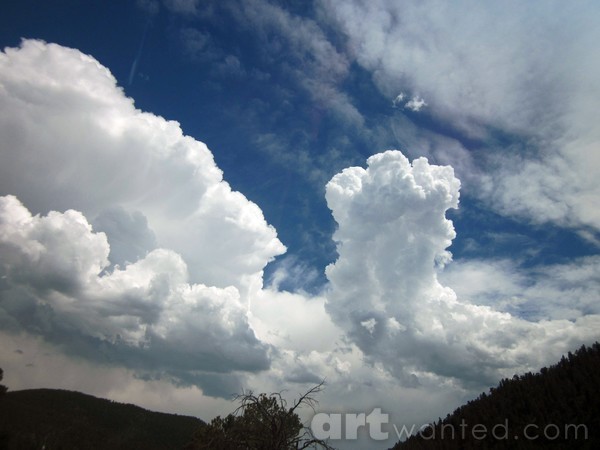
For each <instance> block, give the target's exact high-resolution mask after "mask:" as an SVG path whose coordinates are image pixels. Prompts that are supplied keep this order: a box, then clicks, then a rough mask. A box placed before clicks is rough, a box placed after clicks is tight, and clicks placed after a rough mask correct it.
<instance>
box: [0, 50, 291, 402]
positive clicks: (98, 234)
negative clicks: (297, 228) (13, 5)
mask: <svg viewBox="0 0 600 450" xmlns="http://www.w3.org/2000/svg"><path fill="white" fill-rule="evenodd" d="M0 135H2V136H3V139H2V140H1V142H0V195H4V197H1V198H0V209H1V211H0V240H1V242H0V245H2V272H3V273H2V288H3V292H2V303H1V305H0V306H1V311H2V313H1V315H0V317H1V320H2V322H3V324H4V325H5V326H6V327H9V328H12V329H19V328H20V327H21V328H25V329H26V330H28V331H30V332H32V333H35V334H41V335H43V336H45V337H46V338H47V339H50V341H52V342H55V343H59V344H61V345H64V347H65V348H66V349H67V350H68V351H69V352H75V353H79V354H85V355H86V357H88V358H92V359H100V360H108V361H112V362H120V363H122V364H124V365H126V366H129V367H132V368H135V369H136V370H140V371H142V372H143V371H148V372H149V373H150V374H153V375H152V376H157V374H160V373H165V374H167V375H168V376H170V377H173V379H175V380H178V381H179V382H189V383H194V384H198V385H202V386H204V387H206V388H207V389H212V390H213V391H214V392H216V393H219V387H218V385H219V384H220V385H221V386H223V384H226V385H227V386H229V387H228V390H227V392H226V394H227V395H228V394H230V393H231V392H233V391H235V389H237V388H236V387H232V386H233V385H236V383H237V381H236V380H237V378H236V377H237V375H235V374H234V375H231V376H229V378H228V376H218V377H217V378H215V373H230V372H232V371H236V370H241V371H255V370H261V369H264V368H266V367H268V365H269V358H268V355H267V350H268V346H266V345H265V344H263V343H262V342H260V341H259V340H258V339H257V338H256V337H255V335H254V332H253V331H252V329H251V328H250V326H249V324H248V320H247V309H248V300H249V297H250V295H251V294H252V293H256V292H257V291H258V290H260V289H261V288H262V270H263V268H264V267H265V265H266V264H267V263H268V262H269V261H270V260H271V259H272V258H274V257H275V256H276V255H279V254H281V253H283V252H284V251H285V247H284V246H283V245H282V244H281V242H280V241H279V240H278V239H277V234H276V232H275V230H274V228H273V227H271V226H270V225H268V224H267V223H266V221H265V219H264V217H263V214H262V211H261V210H260V208H258V206H257V205H255V204H254V203H252V202H250V201H249V200H248V199H247V198H246V197H244V196H243V195H242V194H240V193H239V192H235V191H232V190H231V188H230V186H229V184H227V183H226V182H225V181H223V177H222V172H221V170H220V169H219V168H218V167H217V166H216V165H215V162H214V160H213V156H212V154H211V152H210V151H209V150H208V148H207V147H206V146H205V145H204V144H203V143H201V142H199V141H196V140H195V139H193V138H191V137H188V136H184V135H183V133H182V131H181V129H180V127H179V124H178V123H176V122H173V121H167V120H165V119H163V118H161V117H158V116H155V115H153V114H150V113H144V112H142V111H139V110H137V109H136V108H135V107H134V104H133V101H132V100H131V99H129V98H127V97H126V96H125V95H124V93H123V91H122V90H121V89H120V88H119V87H117V85H116V81H115V79H114V77H113V76H112V75H111V73H110V72H109V71H108V70H107V69H106V68H105V67H103V66H102V65H101V64H100V63H98V61H96V60H95V59H94V58H92V57H90V56H87V55H84V54H82V53H81V52H79V51H77V50H73V49H68V48H65V47H61V46H59V45H55V44H46V43H44V42H41V41H32V40H26V41H23V43H22V45H21V46H20V47H19V48H15V49H13V48H8V49H6V50H5V51H4V52H2V53H0ZM92 224H94V228H93V227H92ZM99 348H101V349H103V350H102V351H98V349H99ZM219 378H220V379H221V381H222V382H219V381H218V379H219Z"/></svg>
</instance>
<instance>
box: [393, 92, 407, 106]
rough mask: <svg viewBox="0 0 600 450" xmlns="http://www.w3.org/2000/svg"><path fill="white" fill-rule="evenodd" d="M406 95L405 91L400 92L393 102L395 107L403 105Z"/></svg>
mask: <svg viewBox="0 0 600 450" xmlns="http://www.w3.org/2000/svg"><path fill="white" fill-rule="evenodd" d="M405 97H406V95H405V94H404V92H400V93H399V94H398V95H397V96H396V98H395V99H394V101H393V102H392V106H393V107H394V108H398V107H399V106H401V105H402V102H403V101H404V98H405Z"/></svg>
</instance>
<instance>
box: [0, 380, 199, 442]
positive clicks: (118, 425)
mask: <svg viewBox="0 0 600 450" xmlns="http://www.w3.org/2000/svg"><path fill="white" fill-rule="evenodd" d="M201 423H202V421H200V420H199V419H197V418H195V417H187V416H179V415H175V414H164V413H158V412H152V411H147V410H145V409H143V408H140V407H139V406H135V405H129V404H122V403H116V402H113V401H110V400H104V399H100V398H96V397H93V396H91V395H86V394H82V393H79V392H72V391H63V390H55V389H31V390H24V391H14V392H10V391H9V392H8V393H6V394H5V395H3V396H1V397H0V449H11V450H12V449H22V450H26V449H42V448H43V449H45V450H55V449H78V450H87V449H90V450H92V449H93V450H102V449H106V450H109V449H110V450H115V449H123V450H125V449H127V450H130V449H150V450H163V449H165V450H166V449H180V448H182V447H183V446H184V445H185V444H186V443H187V442H188V441H189V439H190V437H191V435H192V434H193V432H194V430H196V429H197V428H198V426H199V425H200V424H201Z"/></svg>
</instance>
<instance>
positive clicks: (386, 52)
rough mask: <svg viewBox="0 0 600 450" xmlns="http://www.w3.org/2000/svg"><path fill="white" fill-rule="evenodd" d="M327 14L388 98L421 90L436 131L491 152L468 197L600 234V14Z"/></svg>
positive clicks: (436, 6) (363, 4) (450, 8)
mask: <svg viewBox="0 0 600 450" xmlns="http://www.w3.org/2000/svg"><path fill="white" fill-rule="evenodd" d="M319 5H320V8H321V11H322V17H324V18H326V20H327V22H328V23H329V24H331V25H333V26H334V27H335V29H337V30H340V31H341V32H342V33H344V35H345V36H346V38H347V42H346V47H347V49H348V53H349V54H350V55H352V56H353V57H354V59H355V61H356V62H357V63H358V64H360V65H361V66H362V67H363V68H365V69H366V70H368V71H369V72H370V73H371V74H372V77H373V80H374V81H375V83H376V84H377V86H378V87H379V89H380V91H381V92H382V93H383V94H384V95H386V96H387V97H388V98H390V97H393V96H394V95H395V94H396V93H397V92H398V89H399V88H402V89H408V90H410V91H412V92H419V93H420V94H421V95H423V97H424V98H426V99H427V103H428V112H429V114H431V115H432V116H433V117H434V118H435V119H437V120H438V121H440V123H443V124H444V125H445V126H449V127H452V128H454V129H455V130H457V132H459V133H463V134H466V135H467V136H469V138H475V139H480V140H481V141H482V145H483V147H489V149H488V151H487V152H482V153H481V155H480V156H481V159H480V164H481V165H482V167H483V168H484V170H486V171H489V173H488V175H487V176H486V177H482V178H480V179H479V180H478V183H477V189H476V190H473V191H472V192H470V194H472V195H476V196H479V197H482V198H483V199H484V200H485V201H487V202H489V203H490V205H491V206H492V207H494V208H495V209H496V210H497V211H499V212H501V213H502V214H506V215H512V216H517V217H519V218H521V219H525V220H529V221H533V222H535V223H546V222H552V223H555V224H558V225H559V226H568V227H574V228H579V229H584V230H585V229H587V228H590V227H591V228H592V229H593V230H594V232H595V233H597V232H598V230H600V215H599V213H598V208H596V207H595V204H597V202H598V200H599V199H600V188H599V187H598V184H597V183H595V182H594V180H596V179H598V177H599V176H600V173H599V172H600V164H598V156H597V151H596V150H595V149H596V148H597V147H598V143H599V142H600V131H599V128H598V126H597V124H596V116H597V113H596V106H595V105H597V103H598V94H597V93H598V92H600V81H599V80H600V63H598V58H596V57H595V55H597V42H598V40H599V39H600V31H599V29H598V27H597V26H596V25H595V24H596V23H597V22H598V20H599V19H600V8H599V7H598V4H595V3H589V2H588V3H586V4H585V5H581V7H577V8H574V7H572V5H570V4H568V3H564V2H559V1H551V2H546V3H544V4H540V3H536V4H529V3H523V2H518V1H510V2H508V3H502V4H501V5H500V4H492V3H477V4H473V3H472V2H468V1H459V2H453V3H451V4H450V3H442V2H438V1H436V0H431V1H424V2H396V1H391V0H376V1H363V0H353V1H348V2H340V1H335V0H321V1H320V2H319ZM498 131H500V132H501V133H502V135H503V136H505V137H506V138H508V139H509V140H510V144H508V145H503V144H498V143H497V142H495V138H497V136H498V134H497V133H498ZM524 142H525V143H524ZM461 175H463V173H462V172H461Z"/></svg>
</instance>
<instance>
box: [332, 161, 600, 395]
mask: <svg viewBox="0 0 600 450" xmlns="http://www.w3.org/2000/svg"><path fill="white" fill-rule="evenodd" d="M367 164H368V167H367V168H366V169H363V168H360V167H352V168H349V169H345V170H344V171H343V172H341V173H339V174H337V175H336V176H334V177H333V178H332V179H331V181H330V182H329V184H328V185H327V192H326V198H327V203H328V205H329V207H330V208H331V210H332V212H333V216H334V218H335V220H336V221H337V223H338V229H337V231H336V232H335V234H334V239H335V240H336V242H337V251H338V259H337V261H336V262H335V263H334V264H331V265H330V266H329V267H327V272H326V273H327V277H328V279H329V281H330V285H329V290H328V292H327V305H326V306H327V311H328V312H329V313H330V315H331V316H332V318H333V320H334V322H335V323H336V324H338V325H339V326H340V327H341V328H342V329H343V330H344V331H345V332H346V333H347V335H348V336H349V337H350V338H351V340H352V341H353V342H354V343H356V344H357V345H358V346H359V348H360V349H361V350H362V351H363V352H364V353H365V355H366V357H367V359H368V360H369V361H370V362H371V363H373V364H383V366H384V367H386V368H387V369H388V370H390V371H391V372H392V373H393V374H394V375H395V376H396V377H397V378H398V379H399V380H401V381H402V382H404V383H405V384H407V385H409V386H415V385H416V384H418V383H428V382H433V383H437V382H439V377H443V378H448V377H449V378H456V379H458V380H460V381H461V382H463V383H467V384H468V383H475V385H480V386H485V385H486V384H488V383H493V382H494V381H493V380H497V379H498V378H499V377H501V376H504V375H510V373H512V372H514V371H515V370H516V369H517V368H519V369H521V370H522V368H523V367H522V364H523V362H524V361H527V362H528V363H530V364H533V366H534V367H535V366H536V365H538V364H542V363H543V362H544V360H543V359H542V357H541V356H540V353H539V351H538V350H537V349H539V348H540V347H544V348H547V347H548V345H549V344H548V343H549V342H556V340H557V339H560V340H562V342H561V347H562V349H563V351H564V350H565V349H567V348H569V346H571V347H572V346H573V344H574V343H577V342H579V341H578V339H580V338H581V337H582V336H587V337H588V338H591V337H593V336H595V333H596V332H595V331H594V327H595V326H596V325H597V323H598V320H599V319H598V316H589V317H583V318H580V319H579V320H577V321H576V322H575V323H573V322H569V321H561V320H555V321H550V322H541V323H531V322H526V321H524V320H522V319H519V318H517V317H514V316H511V315H510V314H508V313H506V312H500V311H497V310H495V309H494V308H493V307H490V306H483V305H477V304H474V303H470V302H468V301H466V300H465V299H459V298H457V296H456V294H455V292H454V291H453V290H452V289H450V288H448V287H444V286H442V285H441V284H440V282H439V281H438V271H439V270H441V269H442V268H443V267H444V265H445V264H446V263H448V262H449V261H450V260H451V255H450V253H449V252H448V251H447V250H446V249H447V248H448V247H449V246H450V244H451V242H452V239H453V238H454V237H455V231H454V227H453V224H452V222H451V221H450V220H448V219H447V218H446V217H445V213H446V211H447V210H448V209H449V208H457V207H458V199H459V187H460V183H459V181H458V179H457V178H456V177H455V176H454V172H453V170H452V168H450V167H440V166H436V165H431V164H429V163H428V161H427V160H426V159H424V158H420V159H417V160H415V161H413V163H412V164H411V163H410V162H409V161H408V159H407V158H406V157H405V156H404V155H402V154H401V153H400V152H398V151H388V152H385V153H382V154H378V155H375V156H372V157H371V158H369V159H368V161H367ZM472 300H476V299H472ZM533 342H535V344H532V343H533ZM557 350H558V349H557ZM558 351H560V350H558Z"/></svg>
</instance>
